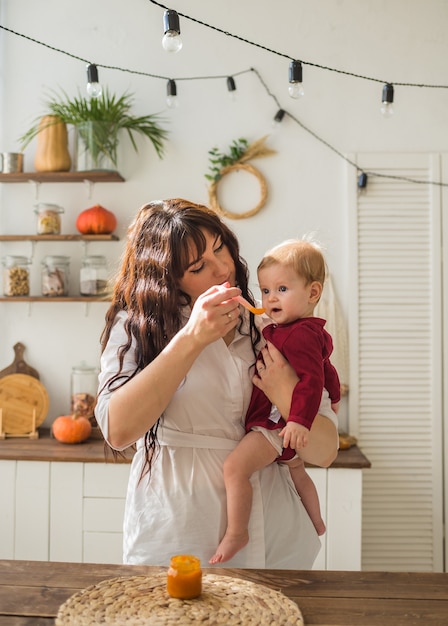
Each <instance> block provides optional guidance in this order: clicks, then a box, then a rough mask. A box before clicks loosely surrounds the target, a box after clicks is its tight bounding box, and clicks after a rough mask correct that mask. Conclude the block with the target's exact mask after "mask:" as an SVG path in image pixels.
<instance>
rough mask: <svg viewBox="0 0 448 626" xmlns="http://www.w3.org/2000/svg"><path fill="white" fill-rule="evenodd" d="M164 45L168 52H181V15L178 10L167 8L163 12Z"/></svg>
mask: <svg viewBox="0 0 448 626" xmlns="http://www.w3.org/2000/svg"><path fill="white" fill-rule="evenodd" d="M163 32H164V35H163V37H162V47H163V49H164V50H165V51H166V52H179V50H181V48H182V39H181V38H180V25H179V16H178V14H177V13H176V11H173V10H171V9H167V10H166V11H165V13H164V14H163Z"/></svg>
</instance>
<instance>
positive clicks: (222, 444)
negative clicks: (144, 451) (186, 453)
mask: <svg viewBox="0 0 448 626" xmlns="http://www.w3.org/2000/svg"><path fill="white" fill-rule="evenodd" d="M157 439H158V441H159V444H160V445H161V446H175V447H179V448H208V449H210V450H234V449H235V448H236V446H237V445H238V443H239V442H238V441H234V440H233V439H226V438H225V437H211V436H208V435H197V434H195V433H185V432H180V431H178V430H172V429H170V428H163V427H161V428H159V430H158V433H157Z"/></svg>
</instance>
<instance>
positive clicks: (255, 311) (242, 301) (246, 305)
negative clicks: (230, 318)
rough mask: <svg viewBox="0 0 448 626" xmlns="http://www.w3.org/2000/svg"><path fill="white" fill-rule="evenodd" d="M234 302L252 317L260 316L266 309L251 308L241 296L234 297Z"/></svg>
mask: <svg viewBox="0 0 448 626" xmlns="http://www.w3.org/2000/svg"><path fill="white" fill-rule="evenodd" d="M234 300H237V301H238V302H239V303H240V304H242V305H243V306H244V307H245V308H246V309H248V310H249V311H250V312H251V313H253V314H254V315H262V314H263V313H264V312H265V311H266V309H263V308H262V307H260V308H257V307H255V306H252V305H251V303H250V302H248V301H247V300H246V299H245V298H243V296H235V298H234Z"/></svg>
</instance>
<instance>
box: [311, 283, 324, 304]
mask: <svg viewBox="0 0 448 626" xmlns="http://www.w3.org/2000/svg"><path fill="white" fill-rule="evenodd" d="M321 295H322V285H321V283H319V282H318V281H317V280H314V281H313V282H312V283H311V287H310V303H311V304H317V303H318V302H319V300H320V297H321Z"/></svg>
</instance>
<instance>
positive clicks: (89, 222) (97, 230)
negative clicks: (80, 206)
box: [76, 204, 117, 235]
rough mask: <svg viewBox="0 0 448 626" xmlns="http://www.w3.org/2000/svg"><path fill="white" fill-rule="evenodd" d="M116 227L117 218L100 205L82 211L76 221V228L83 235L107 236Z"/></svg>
mask: <svg viewBox="0 0 448 626" xmlns="http://www.w3.org/2000/svg"><path fill="white" fill-rule="evenodd" d="M116 227H117V218H116V217H115V215H114V214H113V213H112V211H108V210H107V209H105V208H104V207H103V206H101V205H100V204H95V206H92V207H90V209H86V210H85V211H82V212H81V213H80V214H79V215H78V217H77V219H76V228H77V229H78V230H79V232H80V233H81V234H83V235H109V234H110V233H113V232H114V230H115V228H116Z"/></svg>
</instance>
